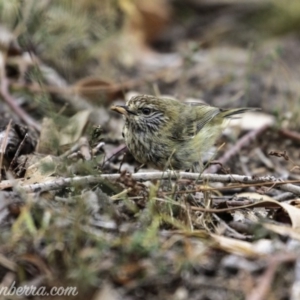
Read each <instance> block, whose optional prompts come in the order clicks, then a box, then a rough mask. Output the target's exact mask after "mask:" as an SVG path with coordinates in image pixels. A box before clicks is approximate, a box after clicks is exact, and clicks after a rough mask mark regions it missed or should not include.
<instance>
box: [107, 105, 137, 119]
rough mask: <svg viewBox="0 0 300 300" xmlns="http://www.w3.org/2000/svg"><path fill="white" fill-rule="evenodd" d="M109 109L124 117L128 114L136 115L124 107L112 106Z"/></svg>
mask: <svg viewBox="0 0 300 300" xmlns="http://www.w3.org/2000/svg"><path fill="white" fill-rule="evenodd" d="M110 109H111V110H113V111H116V112H117V113H119V114H122V115H124V116H125V117H128V115H129V114H133V115H136V113H134V112H132V111H130V110H129V108H128V107H127V106H125V105H114V106H112V107H111V108H110Z"/></svg>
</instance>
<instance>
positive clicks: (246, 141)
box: [204, 124, 270, 174]
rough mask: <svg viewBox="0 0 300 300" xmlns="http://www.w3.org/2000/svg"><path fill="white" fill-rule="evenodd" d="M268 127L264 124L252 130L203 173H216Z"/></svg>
mask: <svg viewBox="0 0 300 300" xmlns="http://www.w3.org/2000/svg"><path fill="white" fill-rule="evenodd" d="M269 127H270V125H269V124H266V125H264V126H262V127H260V128H258V129H255V130H252V131H250V132H248V133H247V134H245V135H244V136H243V137H242V138H240V139H239V140H238V141H237V143H236V144H235V145H234V146H233V147H232V148H230V149H229V150H228V151H227V152H225V153H224V155H223V156H222V157H220V158H219V159H218V164H217V165H212V166H210V167H209V168H207V169H206V170H205V171H204V173H206V174H207V173H216V172H217V171H218V170H219V169H220V167H221V166H223V165H225V164H226V163H227V162H228V161H229V160H230V159H231V158H232V157H233V156H234V155H236V154H238V153H239V152H240V151H241V149H242V148H243V147H246V146H247V145H249V144H250V143H251V142H252V141H253V140H255V139H256V138H257V137H258V136H259V135H261V134H262V133H263V132H265V131H266V130H267V129H268V128H269Z"/></svg>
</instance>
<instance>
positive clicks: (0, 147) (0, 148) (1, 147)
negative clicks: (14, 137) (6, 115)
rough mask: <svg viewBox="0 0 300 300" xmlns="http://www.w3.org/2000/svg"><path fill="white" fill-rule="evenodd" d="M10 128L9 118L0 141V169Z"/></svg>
mask: <svg viewBox="0 0 300 300" xmlns="http://www.w3.org/2000/svg"><path fill="white" fill-rule="evenodd" d="M10 128H11V120H10V121H9V123H8V125H7V127H6V130H5V136H4V138H3V139H2V143H1V145H0V170H1V169H2V164H3V157H4V154H5V150H6V147H7V141H8V136H9V132H10ZM1 177H2V176H1V171H0V181H1V180H2V178H1Z"/></svg>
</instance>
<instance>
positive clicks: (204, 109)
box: [171, 103, 220, 141]
mask: <svg viewBox="0 0 300 300" xmlns="http://www.w3.org/2000/svg"><path fill="white" fill-rule="evenodd" d="M195 106H197V108H196V107H195ZM219 113H220V109H219V108H217V107H212V106H209V105H206V104H202V103H198V105H195V104H193V107H191V109H188V110H186V111H185V112H183V113H182V114H181V118H180V120H178V126H174V128H173V130H172V132H171V139H173V140H178V141H186V140H189V139H192V138H193V137H194V136H195V135H196V134H197V133H198V132H199V131H200V130H201V129H202V128H203V127H204V126H205V125H206V124H207V123H208V122H210V121H211V120H212V119H213V118H214V117H215V116H216V115H218V114H219ZM182 124H185V126H183V125H182Z"/></svg>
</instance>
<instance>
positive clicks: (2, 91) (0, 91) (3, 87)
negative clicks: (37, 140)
mask: <svg viewBox="0 0 300 300" xmlns="http://www.w3.org/2000/svg"><path fill="white" fill-rule="evenodd" d="M8 83H9V82H8V79H7V78H6V77H5V76H3V77H2V78H1V84H0V95H1V96H2V98H3V99H4V101H5V102H6V103H7V104H8V105H9V107H10V108H11V109H12V111H14V112H15V113H16V114H17V115H18V116H19V117H20V119H22V120H23V121H24V122H25V124H26V125H28V126H29V127H33V128H34V129H36V130H37V131H41V126H40V124H38V123H37V122H36V121H35V120H34V119H32V118H31V117H30V116H29V115H28V114H27V113H26V112H25V111H24V110H23V109H22V108H21V107H20V106H19V105H18V104H17V102H16V99H15V98H14V97H13V96H12V95H11V94H10V93H9V90H8Z"/></svg>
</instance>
